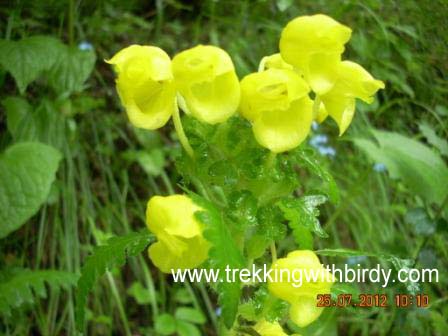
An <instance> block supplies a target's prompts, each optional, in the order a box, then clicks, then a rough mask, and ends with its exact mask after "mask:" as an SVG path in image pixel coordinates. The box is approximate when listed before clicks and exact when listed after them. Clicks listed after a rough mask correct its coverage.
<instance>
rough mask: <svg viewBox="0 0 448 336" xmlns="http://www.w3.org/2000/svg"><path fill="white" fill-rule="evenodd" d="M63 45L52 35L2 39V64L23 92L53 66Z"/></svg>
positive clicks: (0, 44) (0, 60) (0, 59)
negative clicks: (11, 39)
mask: <svg viewBox="0 0 448 336" xmlns="http://www.w3.org/2000/svg"><path fill="white" fill-rule="evenodd" d="M62 46H63V45H62V43H61V42H60V41H59V40H57V39H55V38H53V37H50V36H33V37H27V38H24V39H22V40H20V41H7V40H0V65H1V66H2V67H3V68H5V70H6V71H8V72H9V73H10V74H11V75H12V76H13V77H14V79H15V81H16V84H17V86H18V88H19V91H20V93H21V94H23V93H24V92H25V89H26V87H27V86H28V84H30V83H31V82H32V81H34V80H35V79H37V77H39V75H40V74H41V73H42V72H43V71H46V70H49V69H50V68H51V67H52V66H53V64H54V63H55V61H56V60H57V59H58V57H59V54H60V52H61V48H62Z"/></svg>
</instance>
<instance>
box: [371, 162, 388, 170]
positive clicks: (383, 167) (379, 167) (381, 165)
mask: <svg viewBox="0 0 448 336" xmlns="http://www.w3.org/2000/svg"><path fill="white" fill-rule="evenodd" d="M373 170H374V171H376V172H378V173H382V172H385V171H386V170H387V167H386V165H385V164H384V163H381V162H377V163H375V164H374V165H373Z"/></svg>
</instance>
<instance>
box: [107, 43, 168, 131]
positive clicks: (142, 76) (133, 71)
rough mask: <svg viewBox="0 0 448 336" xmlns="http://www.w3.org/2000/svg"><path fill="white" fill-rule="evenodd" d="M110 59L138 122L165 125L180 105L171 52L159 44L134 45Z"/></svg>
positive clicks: (121, 93) (120, 91)
mask: <svg viewBox="0 0 448 336" xmlns="http://www.w3.org/2000/svg"><path fill="white" fill-rule="evenodd" d="M107 62H108V63H110V64H113V65H114V67H115V70H116V72H117V74H118V78H117V80H116V84H117V91H118V94H119V96H120V100H121V102H122V104H123V106H124V107H125V109H126V112H127V114H128V117H129V119H130V121H131V122H132V123H133V124H134V126H136V127H141V128H146V129H157V128H160V127H162V126H163V125H165V124H166V123H167V121H168V120H169V118H170V117H171V115H172V113H173V111H174V109H175V108H176V105H175V99H174V98H175V87H174V83H173V76H172V73H171V60H170V58H169V56H168V55H167V54H166V53H165V52H164V51H163V50H162V49H160V48H157V47H151V46H140V45H132V46H130V47H127V48H125V49H123V50H121V51H119V52H118V53H117V54H116V55H115V56H113V57H112V58H111V59H110V60H109V61H107Z"/></svg>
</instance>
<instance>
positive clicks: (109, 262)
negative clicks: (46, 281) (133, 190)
mask: <svg viewBox="0 0 448 336" xmlns="http://www.w3.org/2000/svg"><path fill="white" fill-rule="evenodd" d="M152 239H153V236H152V235H151V234H150V233H149V232H141V233H137V232H131V233H129V234H127V235H125V236H121V237H113V238H110V239H109V240H108V241H107V245H103V246H97V247H95V249H94V250H93V253H92V255H90V256H89V257H87V259H86V261H85V263H84V265H83V267H82V269H81V277H80V278H79V280H78V285H77V289H76V307H75V315H76V326H77V328H78V330H80V331H81V330H82V329H83V328H84V321H85V306H86V301H87V296H88V294H89V292H90V290H91V289H92V287H93V285H94V284H95V282H96V281H97V279H98V278H99V277H100V276H102V275H103V274H104V273H105V272H106V270H111V269H112V268H114V267H120V266H122V265H123V264H124V263H125V262H126V258H127V257H132V256H136V255H138V254H140V253H141V252H142V251H143V250H144V249H145V248H146V247H147V246H148V245H149V243H150V242H151V240H152Z"/></svg>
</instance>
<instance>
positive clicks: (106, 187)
mask: <svg viewBox="0 0 448 336" xmlns="http://www.w3.org/2000/svg"><path fill="white" fill-rule="evenodd" d="M0 12H1V13H2V16H3V17H5V18H7V20H6V21H5V22H2V23H1V24H0V32H1V34H2V37H4V38H11V39H17V38H20V37H24V36H30V35H36V34H51V35H54V36H58V37H60V38H62V39H63V40H65V41H66V42H69V43H70V44H74V45H76V44H77V43H79V42H81V41H88V42H90V43H91V44H92V45H93V47H94V49H95V51H96V53H97V56H98V61H97V64H96V68H95V70H94V73H93V75H92V76H91V78H90V80H89V81H88V87H87V88H86V90H85V91H84V92H82V93H80V94H77V95H75V96H74V97H73V98H72V99H71V101H70V106H71V113H70V114H69V115H68V117H67V118H66V119H65V121H64V125H65V126H64V127H65V132H64V138H63V142H62V143H63V146H62V148H63V153H64V161H63V163H62V166H61V168H60V170H59V173H58V181H57V183H56V184H55V185H54V187H53V190H52V193H51V196H50V198H49V200H48V202H47V204H45V205H44V206H43V207H42V209H41V210H40V212H39V213H38V215H36V216H35V217H34V218H33V219H32V220H31V221H30V223H28V224H27V225H25V226H24V227H23V228H22V229H21V230H20V231H18V232H16V233H14V234H13V235H11V236H10V238H8V239H7V240H2V241H1V244H2V247H1V250H0V255H1V258H0V265H2V266H8V267H13V266H23V267H28V268H31V269H45V268H57V269H61V270H67V271H70V272H75V273H79V271H80V267H81V265H82V263H83V260H84V258H85V257H86V255H87V254H88V253H89V252H91V250H92V247H93V246H95V245H99V244H102V243H104V241H105V239H106V238H107V237H109V236H110V235H120V234H125V233H128V232H130V231H131V230H139V229H141V228H143V227H144V226H145V220H144V213H145V206H146V201H147V200H148V198H149V197H150V196H151V195H155V194H161V195H167V194H170V193H173V191H175V190H178V187H177V183H178V179H179V177H178V176H177V174H176V172H175V169H174V165H173V156H174V154H175V153H176V152H177V151H179V147H178V145H176V144H175V143H174V142H173V141H172V140H173V137H174V136H173V134H170V133H168V131H162V132H159V133H152V132H146V133H142V132H139V131H138V130H135V129H133V128H132V127H131V126H130V125H129V123H128V122H127V120H126V119H125V116H124V113H123V112H122V111H121V109H120V107H119V106H120V104H119V102H118V100H117V97H116V95H115V93H114V88H113V81H114V80H113V73H112V71H111V69H110V68H109V67H108V65H106V64H104V62H102V59H107V58H109V57H110V56H111V55H113V54H114V53H115V52H116V51H118V50H119V49H121V48H122V47H124V46H127V45H129V44H132V43H141V44H154V45H158V46H160V47H162V48H164V49H166V50H167V51H168V52H169V53H170V54H171V55H173V54H175V53H176V52H178V51H179V50H182V49H184V48H187V47H190V46H192V45H195V44H197V43H213V44H218V45H220V46H223V47H225V48H226V49H227V50H229V53H230V54H231V56H232V58H233V60H234V62H235V65H236V67H237V71H238V73H239V75H240V76H243V75H245V74H247V73H249V72H251V71H254V70H255V69H256V68H257V65H258V62H259V60H260V59H261V57H262V56H264V55H267V54H270V53H273V52H276V50H277V45H276V43H277V42H276V41H277V40H278V37H279V34H280V31H281V28H282V27H283V26H284V24H285V23H286V22H287V21H288V20H289V19H291V18H292V17H295V16H297V15H301V14H306V13H316V12H324V13H327V14H329V15H331V16H333V17H335V18H337V19H339V20H340V21H342V22H344V23H347V24H348V25H350V26H351V27H354V29H355V31H354V37H353V41H352V42H351V44H350V46H349V48H348V57H350V58H353V59H355V60H357V61H359V62H360V63H361V64H363V65H364V66H365V67H366V68H367V69H371V70H372V73H373V74H374V75H375V76H376V77H378V78H381V79H384V80H386V82H387V88H386V90H384V91H383V92H382V93H380V97H379V103H378V104H376V105H373V106H372V107H371V106H369V107H366V106H360V107H359V111H360V113H357V116H356V120H355V123H354V125H353V126H352V127H351V130H350V132H349V134H348V136H346V137H344V138H342V139H338V138H337V136H336V135H337V131H336V127H335V125H329V126H324V128H321V129H320V130H319V131H320V132H323V133H326V134H329V137H330V139H331V140H330V141H331V143H332V145H333V146H334V147H335V148H336V151H337V154H336V157H335V158H334V159H328V160H327V164H328V166H329V167H330V171H331V172H333V174H334V176H335V178H336V180H337V182H338V185H339V187H340V190H341V192H342V195H341V199H342V202H341V204H339V205H338V206H333V205H327V206H325V207H324V208H323V209H322V214H321V223H322V225H323V226H324V228H325V230H326V231H327V232H329V233H330V237H331V238H330V239H329V240H326V241H323V240H319V241H318V242H317V245H318V246H319V247H329V246H332V247H333V246H334V247H338V246H344V247H351V248H355V249H359V250H365V251H371V252H380V253H385V252H387V253H392V254H396V255H398V256H401V257H403V258H417V262H418V265H425V264H428V263H429V264H431V263H432V264H433V265H436V266H437V267H438V268H439V270H440V271H441V276H440V277H441V279H442V281H441V282H440V283H439V284H432V285H426V286H425V287H424V288H423V291H424V292H427V293H430V294H431V296H432V298H433V301H432V302H433V303H432V306H431V309H430V310H428V311H425V312H424V311H422V310H419V309H416V308H411V309H408V310H399V309H390V310H384V309H380V308H378V309H372V310H366V311H356V314H354V313H353V312H352V311H338V312H336V314H330V313H329V314H330V315H331V316H329V317H328V320H327V321H329V322H328V323H335V322H332V321H334V319H336V318H337V321H338V323H339V324H338V329H339V333H340V334H344V335H399V334H401V333H402V332H406V333H407V334H416V335H417V334H418V335H437V334H440V335H441V333H440V332H441V331H444V330H447V329H446V328H447V322H446V316H447V314H448V307H447V305H446V302H447V299H448V292H447V290H446V288H448V286H447V282H446V275H447V274H446V271H445V270H446V266H447V262H446V260H447V257H448V249H447V245H446V231H445V232H442V233H440V234H437V235H434V237H431V239H430V240H429V241H426V240H425V238H424V237H419V236H418V235H416V234H415V233H414V232H413V231H412V229H411V228H410V227H409V224H408V223H406V222H405V220H404V218H405V214H406V212H407V211H408V210H409V209H411V208H414V207H418V206H420V207H424V208H426V209H427V210H428V211H429V213H431V214H433V215H434V216H435V215H437V212H438V209H435V208H432V207H430V206H429V205H427V204H424V203H423V202H422V200H421V199H419V198H418V197H416V196H415V195H412V194H411V193H410V192H409V191H408V190H407V188H406V186H403V185H402V184H401V183H400V182H397V181H394V180H391V179H390V178H389V177H388V175H387V173H378V172H376V171H374V170H373V169H372V165H371V163H370V161H369V160H368V159H367V158H366V157H365V156H364V155H363V154H362V153H361V152H360V151H359V150H358V149H356V148H355V147H354V146H353V145H352V144H351V142H350V141H347V140H349V139H350V137H355V136H358V135H363V134H365V133H366V132H367V130H368V129H369V128H371V127H376V128H384V129H388V130H393V131H397V132H400V133H404V134H407V135H410V136H419V137H420V138H422V137H421V135H420V134H419V131H418V126H417V123H418V122H421V121H426V122H428V123H430V125H431V126H432V127H433V129H434V130H435V131H436V132H437V133H438V134H440V135H443V137H445V138H446V136H447V134H448V123H447V122H446V117H447V114H443V111H447V109H448V103H447V100H446V96H447V93H448V87H447V85H446V78H444V76H445V75H446V72H447V70H448V69H447V66H448V62H447V58H446V57H447V55H448V53H447V48H446V45H447V40H446V39H447V36H448V34H447V31H446V30H447V25H446V23H445V20H446V15H447V14H448V11H447V5H446V4H445V3H444V1H441V0H440V1H418V2H417V1H385V2H382V1H374V0H370V1H362V2H358V1H354V0H353V1H349V0H347V1H337V2H336V1H329V0H320V1H309V2H307V1H280V0H279V1H261V0H260V1H248V0H246V1H244V0H243V1H233V0H230V1H213V0H207V1H191V2H181V1H175V0H171V1H163V0H156V1H155V2H154V3H152V2H150V3H145V2H143V1H128V2H121V1H107V2H106V1H98V2H82V1H74V0H70V1H69V2H68V3H66V2H63V1H14V2H11V3H9V4H3V5H1V6H0ZM0 78H1V80H0V86H1V87H2V89H3V90H2V93H1V96H2V99H3V98H4V97H6V96H8V95H14V94H17V91H16V89H15V88H14V85H13V82H12V80H11V78H9V77H8V76H7V75H6V74H5V73H4V72H1V76H0ZM46 94H47V92H46V91H45V89H40V87H39V85H34V86H32V87H31V88H30V89H29V92H28V93H27V97H28V98H29V99H30V100H37V99H38V97H40V96H42V95H46ZM4 125H5V118H4V116H3V115H2V116H1V117H0V128H1V129H2V131H3V129H5V126H4ZM7 142H8V139H7V135H4V134H2V136H1V141H0V144H1V146H2V148H3V147H5V145H6V143H7ZM154 148H158V149H160V150H161V151H162V152H163V155H164V166H163V169H162V171H161V172H160V174H156V175H149V174H147V173H145V171H144V170H143V169H142V167H141V166H140V165H139V164H138V163H137V162H135V161H133V160H129V159H128V158H126V156H125V155H124V154H123V153H125V151H135V150H152V149H154ZM308 183H310V184H311V183H312V181H310V182H308ZM438 219H441V218H438ZM445 224H446V222H445ZM279 250H280V251H281V247H280V248H279ZM369 262H372V263H373V262H374V261H369ZM134 283H138V284H140V285H141V286H142V288H143V289H144V291H145V293H148V297H149V298H150V299H149V300H148V301H146V303H145V304H141V305H139V304H137V302H136V298H135V296H134V297H132V295H128V294H126V293H127V290H128V289H129V288H130V287H131V285H132V284H134ZM403 290H404V289H403V288H400V287H392V288H389V289H388V292H389V293H397V292H400V291H403ZM178 293H183V294H184V295H185V296H186V297H187V299H185V298H184V302H186V303H187V304H191V305H193V306H194V307H196V308H197V309H199V310H202V311H203V312H204V314H205V315H206V316H207V322H206V323H205V325H204V326H203V327H202V330H203V332H204V334H208V335H212V334H215V330H216V329H217V325H216V313H215V311H214V309H215V307H214V302H215V298H214V297H209V294H207V293H206V291H205V289H204V287H201V286H193V285H190V284H188V283H187V284H185V285H184V286H178V285H176V284H173V283H171V282H170V281H169V280H168V279H167V278H166V277H165V276H164V275H162V274H161V273H160V272H158V271H157V270H156V269H155V268H154V267H153V266H152V265H151V264H150V263H149V261H148V259H147V258H146V256H144V255H142V256H141V257H139V258H135V259H131V260H130V261H129V263H128V265H127V266H126V267H125V268H123V269H121V270H118V269H115V270H111V271H110V272H109V273H107V275H106V277H104V278H103V279H102V280H101V282H100V283H99V284H98V285H97V287H96V288H95V290H94V292H93V293H92V294H91V296H90V302H89V309H90V318H91V321H92V323H91V324H90V329H89V332H88V334H89V335H106V334H109V335H111V334H120V335H121V334H124V335H132V334H137V333H140V334H150V335H152V334H153V327H154V321H156V320H157V317H158V316H159V315H160V314H162V313H165V312H171V313H172V312H173V311H174V310H175V308H176V306H178V305H179V301H176V300H178V298H177V296H179V295H180V294H178ZM185 293H187V294H185ZM74 323H75V322H74V294H73V291H68V292H64V291H60V290H51V291H50V293H49V295H48V298H47V299H45V300H39V302H38V304H37V305H36V306H35V308H29V309H24V310H20V311H16V312H15V313H14V315H13V316H12V317H11V318H8V319H5V318H3V320H2V321H1V322H0V331H1V332H2V333H4V334H5V335H28V334H42V335H62V334H67V335H73V334H74V333H75V331H74V330H75V327H74ZM444 328H445V329H444ZM318 334H319V333H318V332H317V333H316V335H318ZM320 334H321V335H326V333H325V331H321V333H320Z"/></svg>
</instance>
